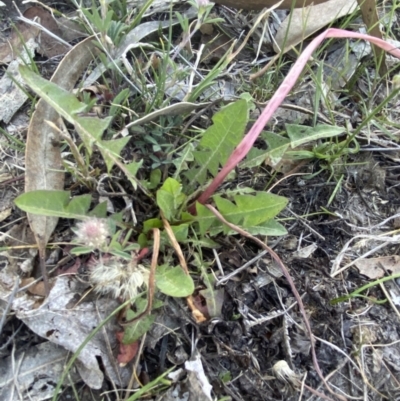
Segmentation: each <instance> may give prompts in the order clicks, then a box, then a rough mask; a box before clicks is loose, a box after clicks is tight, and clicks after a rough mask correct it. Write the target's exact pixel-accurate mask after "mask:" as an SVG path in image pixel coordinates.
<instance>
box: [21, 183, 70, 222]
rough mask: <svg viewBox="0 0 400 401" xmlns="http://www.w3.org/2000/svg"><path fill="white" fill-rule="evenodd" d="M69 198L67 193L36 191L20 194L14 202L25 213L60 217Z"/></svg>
mask: <svg viewBox="0 0 400 401" xmlns="http://www.w3.org/2000/svg"><path fill="white" fill-rule="evenodd" d="M70 196H71V193H70V192H69V191H46V190H38V191H31V192H26V193H24V194H21V195H20V196H18V197H17V198H16V199H15V200H14V202H15V204H16V205H17V206H18V207H19V208H20V209H21V210H23V211H24V212H27V213H32V214H41V215H43V216H56V217H61V216H60V215H61V214H63V213H64V211H65V207H66V206H67V205H68V202H69V200H70Z"/></svg>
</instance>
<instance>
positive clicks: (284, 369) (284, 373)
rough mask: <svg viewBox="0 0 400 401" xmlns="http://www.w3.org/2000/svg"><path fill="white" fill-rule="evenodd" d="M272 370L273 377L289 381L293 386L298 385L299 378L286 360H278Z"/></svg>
mask: <svg viewBox="0 0 400 401" xmlns="http://www.w3.org/2000/svg"><path fill="white" fill-rule="evenodd" d="M272 371H273V372H274V375H275V377H276V378H277V379H278V380H280V381H282V382H284V383H289V384H291V385H292V386H293V387H295V388H296V387H297V386H298V385H299V378H298V376H297V375H296V373H295V372H294V371H293V370H292V369H291V368H290V366H289V365H288V364H287V362H286V361H283V360H281V361H278V362H277V363H276V364H275V365H274V366H273V367H272Z"/></svg>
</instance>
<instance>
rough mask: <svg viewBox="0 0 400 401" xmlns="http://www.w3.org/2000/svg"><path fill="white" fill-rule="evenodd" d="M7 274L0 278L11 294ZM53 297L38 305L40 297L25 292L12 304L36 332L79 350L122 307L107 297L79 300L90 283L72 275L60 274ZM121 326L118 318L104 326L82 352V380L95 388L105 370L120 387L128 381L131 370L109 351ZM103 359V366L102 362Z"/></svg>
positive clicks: (0, 289) (2, 291)
mask: <svg viewBox="0 0 400 401" xmlns="http://www.w3.org/2000/svg"><path fill="white" fill-rule="evenodd" d="M3 276H4V275H2V276H1V277H0V296H1V297H2V298H3V299H6V298H7V297H8V294H7V287H6V285H5V283H4V282H5V280H4V277H3ZM54 281H55V282H54V285H53V287H52V289H51V291H50V294H49V296H48V297H47V298H46V299H45V300H44V301H43V302H42V304H41V305H40V306H39V307H36V308H35V306H36V299H37V297H36V296H33V295H30V294H28V293H22V294H21V295H19V296H17V297H16V298H15V299H14V300H13V303H12V309H13V310H14V311H15V312H16V316H17V318H19V319H21V320H22V321H23V322H24V323H25V324H26V325H27V326H28V327H29V328H30V329H31V330H32V331H33V332H34V333H36V334H37V335H39V336H41V337H43V338H45V339H47V340H49V341H50V342H52V343H54V344H58V345H60V346H62V347H63V348H65V349H67V350H68V351H71V352H76V351H77V349H78V348H79V347H80V346H81V344H82V343H83V342H84V341H86V339H87V337H88V336H89V334H90V333H91V332H92V331H93V330H94V329H95V328H96V327H98V325H99V324H100V323H101V322H102V321H103V320H104V319H105V318H107V317H108V316H109V315H110V314H111V313H112V312H113V311H114V310H115V309H116V308H117V307H118V306H119V304H118V302H117V301H115V300H111V299H107V298H99V299H97V300H93V299H92V300H90V299H88V298H85V299H84V300H83V301H82V302H79V299H80V298H81V296H82V294H83V293H84V292H85V291H86V288H87V285H86V284H85V283H82V282H80V281H79V280H77V279H75V278H74V277H71V276H58V277H57V278H56V279H55V280H54ZM118 329H119V326H118V325H117V321H116V318H114V319H112V320H111V321H110V322H109V323H107V324H106V325H105V326H104V330H101V331H99V332H98V333H97V334H96V335H95V336H94V337H93V338H91V339H90V340H89V341H88V342H87V344H86V346H85V347H84V348H83V350H82V351H80V353H79V356H78V360H77V361H78V364H77V365H76V366H77V368H78V370H79V373H80V375H81V377H82V379H83V380H84V381H85V383H86V384H87V385H88V386H89V387H91V388H97V389H98V388H101V386H102V384H103V379H104V372H103V368H104V369H105V372H106V373H107V375H108V377H110V379H111V380H112V381H113V382H115V383H116V384H117V385H118V386H120V385H122V386H124V385H126V384H127V383H128V380H129V377H130V373H129V369H127V368H121V367H119V366H117V365H118V364H117V361H116V355H113V354H110V352H109V350H111V349H114V350H116V349H117V347H116V346H117V341H116V337H115V334H114V333H115V332H116V331H117V330H118ZM100 360H101V365H102V366H100V364H99V361H100Z"/></svg>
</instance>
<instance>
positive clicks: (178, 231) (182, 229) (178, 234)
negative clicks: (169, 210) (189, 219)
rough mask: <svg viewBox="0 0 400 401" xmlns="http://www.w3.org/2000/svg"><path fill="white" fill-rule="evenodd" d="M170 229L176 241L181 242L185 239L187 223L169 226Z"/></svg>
mask: <svg viewBox="0 0 400 401" xmlns="http://www.w3.org/2000/svg"><path fill="white" fill-rule="evenodd" d="M171 229H172V232H173V233H174V235H175V238H176V240H177V241H178V242H183V241H186V240H187V238H188V231H189V224H180V225H179V226H171Z"/></svg>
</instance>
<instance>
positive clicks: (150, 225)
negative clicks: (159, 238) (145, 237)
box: [143, 219, 163, 234]
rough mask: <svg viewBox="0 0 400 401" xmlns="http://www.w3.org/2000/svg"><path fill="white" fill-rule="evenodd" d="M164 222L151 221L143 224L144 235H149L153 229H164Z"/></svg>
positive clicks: (158, 220)
mask: <svg viewBox="0 0 400 401" xmlns="http://www.w3.org/2000/svg"><path fill="white" fill-rule="evenodd" d="M162 227H163V222H162V221H161V220H160V219H149V220H146V221H145V222H144V223H143V233H144V234H147V233H148V232H149V231H150V230H151V229H153V228H162Z"/></svg>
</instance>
